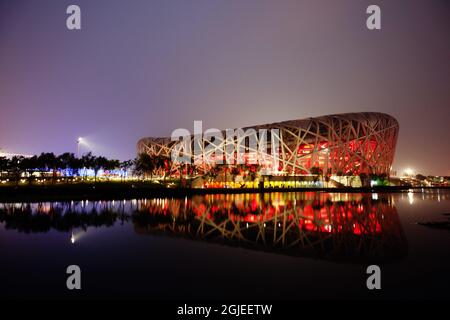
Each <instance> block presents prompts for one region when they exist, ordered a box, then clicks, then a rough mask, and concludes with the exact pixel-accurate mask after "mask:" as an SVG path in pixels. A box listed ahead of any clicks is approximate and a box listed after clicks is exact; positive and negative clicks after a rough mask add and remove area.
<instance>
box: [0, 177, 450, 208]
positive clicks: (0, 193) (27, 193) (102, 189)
mask: <svg viewBox="0 0 450 320" xmlns="http://www.w3.org/2000/svg"><path fill="white" fill-rule="evenodd" d="M411 189H412V190H422V189H425V190H433V189H450V187H445V186H444V187H407V186H384V187H363V188H264V189H259V188H242V189H226V188H220V189H213V188H210V189H196V188H167V187H161V186H156V185H154V184H149V183H143V182H135V183H131V182H125V183H123V182H121V183H105V182H100V183H78V184H60V185H45V186H36V185H31V186H30V185H27V186H1V187H0V203H7V202H47V201H48V202H52V201H71V200H75V201H77V200H80V201H81V200H130V199H144V198H148V199H151V198H180V197H187V196H194V195H206V194H242V193H261V194H264V193H275V192H334V193H386V192H405V191H408V190H411Z"/></svg>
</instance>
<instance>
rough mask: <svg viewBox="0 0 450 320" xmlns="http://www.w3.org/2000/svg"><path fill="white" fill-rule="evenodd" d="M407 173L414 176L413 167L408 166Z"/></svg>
mask: <svg viewBox="0 0 450 320" xmlns="http://www.w3.org/2000/svg"><path fill="white" fill-rule="evenodd" d="M405 174H406V175H407V176H412V175H413V174H414V170H413V169H411V168H406V169H405Z"/></svg>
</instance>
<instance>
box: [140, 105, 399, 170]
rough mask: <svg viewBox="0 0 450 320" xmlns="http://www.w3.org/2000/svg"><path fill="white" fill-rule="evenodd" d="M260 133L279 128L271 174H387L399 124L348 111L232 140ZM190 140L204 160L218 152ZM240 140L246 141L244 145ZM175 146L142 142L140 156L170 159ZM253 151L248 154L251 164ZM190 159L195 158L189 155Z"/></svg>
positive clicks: (203, 166)
mask: <svg viewBox="0 0 450 320" xmlns="http://www.w3.org/2000/svg"><path fill="white" fill-rule="evenodd" d="M248 129H254V130H248ZM259 129H267V130H271V129H278V130H277V132H278V133H277V137H275V138H277V139H278V144H277V145H279V147H278V152H279V162H278V168H274V167H270V166H265V165H264V164H262V167H266V168H265V169H266V170H268V171H269V174H272V175H284V174H289V175H308V174H317V172H322V173H323V174H329V175H358V174H361V173H365V174H377V175H389V173H390V170H391V165H392V161H393V158H394V152H395V146H396V142H397V136H398V131H399V125H398V122H397V120H396V119H395V118H393V117H392V116H390V115H387V114H383V113H376V112H362V113H345V114H337V115H328V116H322V117H317V118H308V119H302V120H292V121H284V122H279V123H272V124H266V125H258V126H254V127H247V128H243V130H244V131H245V132H247V131H248V132H250V133H248V134H246V135H244V136H241V137H237V136H236V137H234V143H236V144H238V143H244V144H245V141H248V138H249V137H250V135H254V136H253V137H252V138H253V139H256V140H258V139H259V138H260V137H259V134H258V132H259ZM190 139H191V144H192V150H194V144H195V143H199V144H200V149H201V151H202V152H203V154H202V156H203V157H201V159H211V153H212V152H214V150H213V151H211V148H209V150H206V149H208V148H205V145H207V144H211V142H210V141H202V140H199V139H198V138H197V140H196V139H195V138H194V136H190ZM239 139H241V141H238V140H239ZM242 139H244V140H245V139H246V140H245V141H244V142H243V141H242ZM271 139H274V137H271V138H269V139H268V140H269V141H273V140H271ZM197 141H200V142H197ZM224 144H225V141H224V142H222V143H220V144H218V145H216V146H214V148H215V151H218V150H220V151H221V152H224V153H226V151H227V149H226V146H225V145H224ZM176 145H177V142H176V141H175V142H174V141H171V138H143V139H141V140H140V141H139V142H138V144H137V152H138V154H139V153H147V154H149V155H150V156H164V157H171V154H172V151H173V150H174V148H175V146H176ZM247 149H248V148H247ZM253 151H255V150H253ZM233 152H234V151H233ZM251 152H252V150H247V153H248V154H247V158H246V159H247V160H248V155H249V154H251ZM207 153H208V154H207ZM187 156H189V157H192V158H194V156H193V155H191V154H188V155H187ZM196 157H197V155H196ZM207 157H209V158H207ZM197 164H198V167H199V168H200V172H207V171H208V170H210V169H211V167H212V166H214V165H215V163H214V161H213V162H211V161H200V163H198V162H197ZM171 166H172V170H176V169H177V167H179V165H178V164H176V163H172V164H171Z"/></svg>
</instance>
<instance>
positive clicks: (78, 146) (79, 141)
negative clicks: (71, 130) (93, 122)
mask: <svg viewBox="0 0 450 320" xmlns="http://www.w3.org/2000/svg"><path fill="white" fill-rule="evenodd" d="M81 142H83V138H81V137H78V139H77V157H80V143H81Z"/></svg>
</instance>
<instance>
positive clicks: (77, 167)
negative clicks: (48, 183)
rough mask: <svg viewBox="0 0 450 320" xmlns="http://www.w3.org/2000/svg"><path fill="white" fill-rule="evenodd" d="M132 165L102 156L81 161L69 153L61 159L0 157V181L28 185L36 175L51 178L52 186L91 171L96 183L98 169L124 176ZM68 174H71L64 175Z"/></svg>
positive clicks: (88, 155)
mask: <svg viewBox="0 0 450 320" xmlns="http://www.w3.org/2000/svg"><path fill="white" fill-rule="evenodd" d="M133 163H134V162H133V161H132V160H128V161H119V160H115V159H108V158H106V157H104V156H95V155H93V154H92V153H91V152H89V153H86V154H84V155H83V156H82V157H76V156H75V155H74V154H73V153H70V152H66V153H63V154H61V155H55V154H54V153H52V152H43V153H41V154H40V155H34V156H32V157H23V156H14V157H12V158H6V157H0V178H1V179H2V180H3V179H5V178H8V179H10V180H12V181H16V182H18V181H19V180H21V179H27V180H29V182H32V181H34V180H35V179H36V174H39V176H40V178H41V179H47V178H51V180H52V181H53V182H54V181H55V180H56V179H57V178H63V179H64V178H65V179H67V180H68V179H69V178H70V177H76V176H81V171H82V170H83V169H92V170H93V171H94V176H95V179H97V175H98V172H99V171H100V170H101V169H102V170H109V171H111V170H116V169H122V170H123V171H124V172H127V171H128V170H129V169H130V168H131V167H132V166H133ZM69 170H70V171H71V174H67V172H68V171H69ZM84 172H85V174H84V175H83V176H81V177H82V178H86V170H85V171H84Z"/></svg>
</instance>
